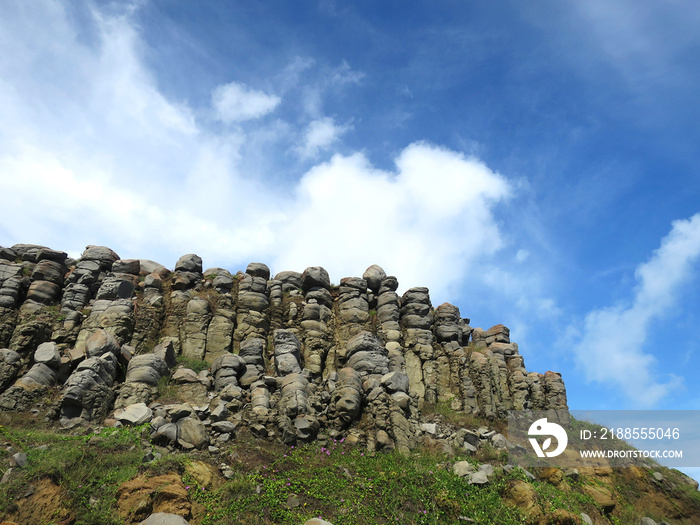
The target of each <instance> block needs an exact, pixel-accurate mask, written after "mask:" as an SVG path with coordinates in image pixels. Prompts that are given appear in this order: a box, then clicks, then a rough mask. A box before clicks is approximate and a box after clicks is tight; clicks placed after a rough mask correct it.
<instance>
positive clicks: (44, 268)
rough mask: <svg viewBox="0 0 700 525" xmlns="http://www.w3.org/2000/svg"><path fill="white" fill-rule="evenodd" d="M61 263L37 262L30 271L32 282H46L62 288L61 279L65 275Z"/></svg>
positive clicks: (64, 269)
mask: <svg viewBox="0 0 700 525" xmlns="http://www.w3.org/2000/svg"><path fill="white" fill-rule="evenodd" d="M66 271H67V269H66V267H65V266H64V265H63V263H59V262H56V261H51V260H48V259H46V260H43V261H39V263H38V264H37V265H36V266H35V267H34V270H33V271H32V276H31V280H32V281H48V282H51V283H53V284H55V285H57V286H59V287H62V286H63V278H64V276H65V274H66Z"/></svg>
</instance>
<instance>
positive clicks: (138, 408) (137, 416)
mask: <svg viewBox="0 0 700 525" xmlns="http://www.w3.org/2000/svg"><path fill="white" fill-rule="evenodd" d="M152 417H153V411H152V410H151V409H150V408H148V406H146V403H136V404H134V405H129V406H127V407H125V408H120V409H119V410H116V411H115V412H114V419H116V420H117V421H119V422H121V423H123V424H125V425H132V426H139V425H143V424H144V423H148V422H149V421H150V420H151V418H152Z"/></svg>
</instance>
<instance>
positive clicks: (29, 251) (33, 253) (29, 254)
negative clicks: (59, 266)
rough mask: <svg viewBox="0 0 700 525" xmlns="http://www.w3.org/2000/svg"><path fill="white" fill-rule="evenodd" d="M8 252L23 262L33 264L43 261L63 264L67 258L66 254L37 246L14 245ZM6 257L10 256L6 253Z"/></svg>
mask: <svg viewBox="0 0 700 525" xmlns="http://www.w3.org/2000/svg"><path fill="white" fill-rule="evenodd" d="M10 251H11V252H14V253H15V254H16V255H17V256H18V257H21V259H22V260H23V261H29V262H33V263H38V262H39V261H42V260H44V259H49V260H52V261H57V262H63V261H65V260H66V258H67V257H68V254H67V253H65V252H59V251H57V250H52V249H51V248H47V247H46V246H39V245H37V244H15V245H13V246H12V248H11V249H10ZM8 255H10V254H9V253H8Z"/></svg>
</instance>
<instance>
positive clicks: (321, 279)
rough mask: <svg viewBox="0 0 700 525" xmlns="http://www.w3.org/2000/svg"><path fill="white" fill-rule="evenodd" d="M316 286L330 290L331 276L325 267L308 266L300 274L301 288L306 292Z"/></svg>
mask: <svg viewBox="0 0 700 525" xmlns="http://www.w3.org/2000/svg"><path fill="white" fill-rule="evenodd" d="M316 287H319V288H325V289H326V290H330V288H331V278H330V276H329V275H328V272H327V271H326V270H325V268H322V267H321V266H310V267H309V268H307V269H306V270H304V273H302V274H301V289H302V290H303V291H305V292H306V291H308V290H311V289H312V288H316Z"/></svg>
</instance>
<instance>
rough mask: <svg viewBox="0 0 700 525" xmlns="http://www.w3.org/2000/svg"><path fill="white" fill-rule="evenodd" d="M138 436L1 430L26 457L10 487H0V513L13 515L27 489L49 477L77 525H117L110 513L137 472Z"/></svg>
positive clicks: (133, 431) (134, 431) (133, 432)
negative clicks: (124, 485)
mask: <svg viewBox="0 0 700 525" xmlns="http://www.w3.org/2000/svg"><path fill="white" fill-rule="evenodd" d="M140 435H141V429H139V428H123V429H104V430H103V431H102V432H100V433H99V434H92V435H88V436H66V435H62V434H59V433H56V432H51V431H39V430H31V429H30V430H27V429H16V428H10V427H8V426H6V425H2V426H0V438H1V439H4V440H7V441H9V442H10V443H12V446H13V448H14V449H15V450H21V451H23V452H25V453H26V455H27V459H28V462H27V465H26V466H25V467H24V468H22V469H18V470H17V471H16V475H14V476H13V477H12V479H11V480H10V482H9V483H7V484H4V485H2V486H0V515H5V516H6V515H8V514H9V513H12V512H14V511H15V510H16V509H17V501H18V500H19V499H20V498H21V497H22V496H23V495H24V494H26V493H27V490H28V489H29V487H30V486H32V485H33V484H35V483H37V482H38V481H40V480H42V479H46V478H48V479H50V480H51V481H52V482H53V483H55V484H56V485H58V486H59V487H60V488H61V490H62V493H63V494H64V495H65V506H66V507H67V508H68V509H70V510H71V511H72V512H73V513H74V515H75V517H76V521H75V524H76V525H87V524H94V523H101V524H105V525H107V524H118V523H121V521H120V520H119V518H118V517H117V515H116V513H115V512H114V510H113V503H114V499H115V493H116V490H117V488H118V487H119V485H120V484H121V483H123V482H124V481H127V480H128V479H130V478H132V477H133V476H134V475H135V474H136V472H137V470H138V465H139V463H140V462H141V457H142V453H141V451H140V449H139V447H137V446H135V445H138V444H139V442H140ZM43 445H46V447H44V446H43Z"/></svg>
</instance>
